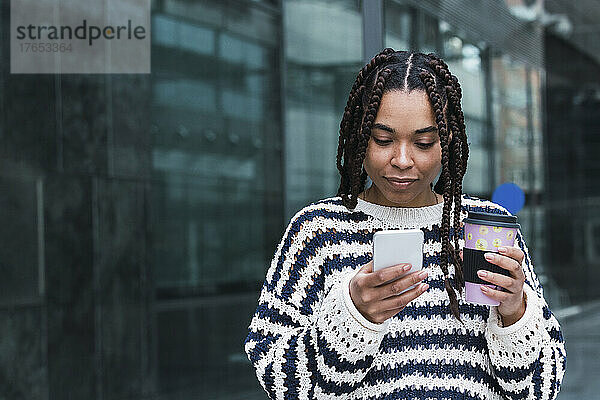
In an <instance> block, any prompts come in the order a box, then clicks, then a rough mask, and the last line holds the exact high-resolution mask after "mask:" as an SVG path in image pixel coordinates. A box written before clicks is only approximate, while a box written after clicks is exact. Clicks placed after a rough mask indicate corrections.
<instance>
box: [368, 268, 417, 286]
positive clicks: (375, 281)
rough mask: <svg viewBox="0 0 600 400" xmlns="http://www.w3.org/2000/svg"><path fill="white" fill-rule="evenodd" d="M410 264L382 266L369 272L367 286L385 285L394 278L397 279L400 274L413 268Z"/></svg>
mask: <svg viewBox="0 0 600 400" xmlns="http://www.w3.org/2000/svg"><path fill="white" fill-rule="evenodd" d="M411 268H412V267H411V265H410V264H398V265H392V266H391V267H386V268H382V269H380V270H378V271H375V272H373V273H372V274H369V275H368V277H367V280H366V281H365V284H366V285H367V287H377V286H380V285H383V284H384V283H387V282H389V281H391V280H392V279H396V278H398V277H399V276H402V275H403V274H405V273H407V272H408V271H410V269H411Z"/></svg>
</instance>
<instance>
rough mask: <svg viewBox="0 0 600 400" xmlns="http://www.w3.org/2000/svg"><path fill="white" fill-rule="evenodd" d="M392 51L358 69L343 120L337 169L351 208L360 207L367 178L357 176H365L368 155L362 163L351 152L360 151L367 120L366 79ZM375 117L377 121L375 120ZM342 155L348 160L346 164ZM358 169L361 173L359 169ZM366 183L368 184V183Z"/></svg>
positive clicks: (380, 55)
mask: <svg viewBox="0 0 600 400" xmlns="http://www.w3.org/2000/svg"><path fill="white" fill-rule="evenodd" d="M392 53H394V50H393V49H391V48H386V49H384V50H383V51H382V52H381V53H379V54H377V55H375V56H374V57H373V58H372V59H371V61H370V62H369V63H368V64H367V65H365V66H364V67H363V68H362V69H361V70H360V71H359V72H358V76H357V77H356V81H355V82H354V85H353V86H352V90H351V91H350V96H349V98H348V102H347V104H346V109H345V110H344V117H343V118H342V121H341V123H340V137H339V142H338V153H337V168H338V171H339V172H340V175H341V178H342V179H341V183H340V188H339V189H338V196H341V197H342V199H343V202H344V205H346V207H348V208H350V209H354V208H355V207H356V203H357V201H358V200H357V199H358V193H360V191H361V189H359V185H360V184H361V182H362V181H363V179H361V178H362V176H359V177H358V179H357V178H356V175H357V173H358V175H361V173H360V171H361V170H362V160H364V156H363V158H362V159H360V162H358V161H359V160H358V159H357V157H356V156H357V152H356V151H354V152H349V151H348V150H349V149H352V150H356V149H357V147H356V146H357V145H358V144H359V142H360V139H359V140H357V139H358V138H357V136H359V135H360V131H358V128H359V126H362V125H363V124H362V123H361V122H360V121H361V120H363V119H364V114H365V112H364V110H363V109H362V96H363V94H364V92H365V90H366V87H365V81H366V79H367V78H368V77H369V75H370V74H371V73H372V72H373V71H374V70H375V69H376V68H377V67H378V66H380V65H381V64H383V63H385V62H386V61H387V60H388V58H389V55H390V54H392ZM380 96H381V95H380ZM380 100H381V98H380ZM378 109H379V102H377V108H375V114H374V116H375V115H377V110H378ZM374 116H373V121H374V120H375V117H374ZM371 125H372V123H371ZM367 142H368V141H367ZM365 148H366V147H365ZM352 153H354V154H352ZM351 154H352V155H353V156H354V159H350V158H349V157H350V155H351ZM363 154H364V151H363ZM342 158H343V160H344V164H343V165H342ZM357 168H358V172H356V169H357ZM363 175H365V178H366V174H363ZM362 185H363V186H364V183H363V184H362Z"/></svg>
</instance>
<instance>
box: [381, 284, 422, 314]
mask: <svg viewBox="0 0 600 400" xmlns="http://www.w3.org/2000/svg"><path fill="white" fill-rule="evenodd" d="M427 289H429V285H428V284H426V283H421V284H420V285H417V286H415V287H414V288H412V289H410V290H407V291H406V292H404V293H402V294H401V295H398V296H394V297H390V298H387V299H385V300H383V301H382V302H381V309H382V310H384V311H394V315H395V314H397V313H398V312H400V311H402V309H403V308H404V307H406V306H407V305H408V304H409V303H410V302H411V301H413V300H414V299H416V298H417V297H419V296H420V295H422V294H423V293H425V292H426V291H427Z"/></svg>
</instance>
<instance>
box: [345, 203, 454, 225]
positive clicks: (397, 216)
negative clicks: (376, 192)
mask: <svg viewBox="0 0 600 400" xmlns="http://www.w3.org/2000/svg"><path fill="white" fill-rule="evenodd" d="M443 209H444V202H443V201H442V202H441V203H439V204H434V205H432V206H425V207H388V206H382V205H379V204H375V203H370V202H368V201H365V200H363V199H361V198H360V197H359V198H358V203H357V204H356V208H355V209H354V210H353V211H361V212H363V213H365V214H367V215H370V216H372V217H373V218H376V219H378V220H380V221H384V222H387V223H391V224H394V225H400V226H405V225H406V226H423V225H431V224H440V223H441V221H442V212H443Z"/></svg>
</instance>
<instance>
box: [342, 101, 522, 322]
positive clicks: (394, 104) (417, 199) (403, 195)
mask: <svg viewBox="0 0 600 400" xmlns="http://www.w3.org/2000/svg"><path fill="white" fill-rule="evenodd" d="M374 122H375V124H374V129H373V131H372V136H371V137H370V139H369V143H368V147H367V152H366V156H365V161H364V164H363V165H364V168H365V170H366V172H367V173H368V175H369V176H370V177H371V179H372V181H373V185H372V186H371V187H369V189H367V191H365V192H363V193H360V194H359V197H361V198H362V199H363V200H366V201H369V202H372V203H375V204H380V205H384V206H391V207H423V206H428V205H432V204H437V203H438V199H437V196H436V195H435V193H434V192H433V191H432V190H431V188H430V184H431V183H432V181H433V179H434V178H435V176H436V175H437V174H438V173H439V171H440V168H441V162H440V160H441V147H440V142H439V140H438V139H437V130H436V129H430V128H432V127H435V125H436V123H435V119H434V115H433V111H432V109H431V105H430V104H429V101H428V100H427V97H426V94H425V92H423V91H413V92H409V93H407V92H404V91H391V92H387V93H385V94H384V95H383V97H382V100H381V105H380V108H379V111H378V113H377V116H376V119H375V121H374ZM450 139H451V136H450ZM425 144H427V145H428V146H425ZM386 176H397V177H411V178H415V179H417V181H415V183H414V184H412V185H411V186H409V187H407V188H393V187H390V186H389V184H388V183H386V180H385V178H384V177H386ZM524 256H525V255H524V253H523V252H522V251H521V250H520V249H518V248H507V249H506V251H505V253H504V254H503V255H502V254H498V255H496V256H495V260H489V261H490V262H491V263H493V264H496V265H498V266H500V267H502V268H505V269H507V270H509V271H510V273H511V277H506V276H504V275H501V274H494V273H491V272H489V271H488V275H487V276H482V275H480V277H481V279H483V280H485V281H488V282H490V283H492V284H495V285H497V286H500V287H503V288H505V289H507V292H503V291H500V290H494V289H488V290H487V291H485V290H484V293H485V294H486V295H487V296H489V297H491V298H493V299H495V300H498V301H499V302H500V305H499V306H498V313H499V314H500V315H501V317H502V322H503V325H504V326H509V325H512V324H513V323H515V322H516V321H518V320H519V319H520V318H521V317H522V316H523V313H524V312H525V301H524V293H523V283H524V282H525V276H524V274H523V269H522V267H521V263H522V261H523V259H524ZM461 257H462V253H461ZM405 266H407V269H406V270H404V269H403V268H404V267H405ZM408 270H410V265H407V264H400V265H395V266H392V267H389V268H384V269H382V270H379V271H376V272H373V262H372V261H370V262H369V263H367V264H365V265H363V266H362V267H361V269H360V270H359V272H358V273H357V274H356V275H355V276H354V277H353V278H352V280H351V281H350V288H349V290H350V297H351V298H352V301H353V303H354V305H355V306H356V308H357V309H358V311H359V312H360V313H361V314H362V315H363V316H364V317H365V318H366V319H367V320H369V321H371V322H374V323H382V322H384V321H386V320H387V319H389V318H390V317H392V316H394V315H396V314H397V313H399V312H400V311H402V310H403V309H404V307H406V305H407V304H408V303H410V302H411V301H412V300H414V299H415V298H417V297H418V296H420V295H422V294H423V293H425V291H427V289H428V288H429V285H427V284H423V283H421V281H422V280H423V279H425V278H426V277H427V272H426V271H420V272H414V273H411V274H409V275H406V276H404V277H402V278H400V279H398V280H396V281H394V282H391V283H387V282H389V281H391V280H393V279H395V278H398V277H399V276H401V275H402V274H404V273H406V272H407V271H408ZM419 283H421V284H419ZM412 285H416V286H415V287H414V288H413V289H411V290H408V291H406V292H404V293H402V294H399V293H400V292H402V291H403V290H405V289H407V288H409V287H410V286H412ZM482 287H483V288H485V286H482ZM486 289H487V288H486Z"/></svg>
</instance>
